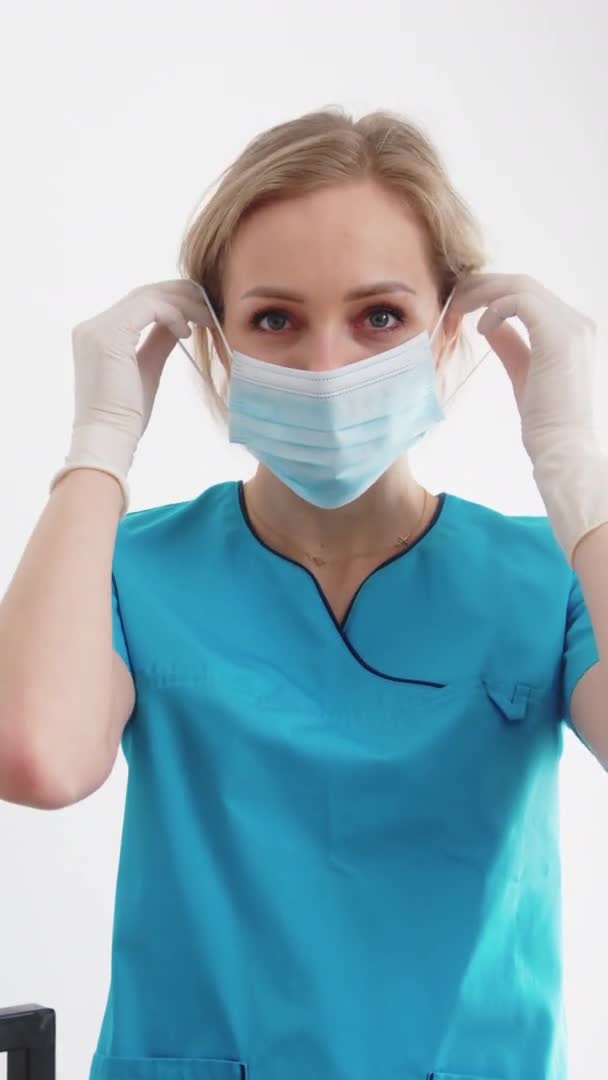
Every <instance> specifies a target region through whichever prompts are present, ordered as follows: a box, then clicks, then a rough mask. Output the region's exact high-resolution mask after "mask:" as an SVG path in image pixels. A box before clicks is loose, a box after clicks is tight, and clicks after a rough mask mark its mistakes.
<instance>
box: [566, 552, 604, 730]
mask: <svg viewBox="0 0 608 1080" xmlns="http://www.w3.org/2000/svg"><path fill="white" fill-rule="evenodd" d="M599 658H600V657H599V653H598V650H597V643H596V640H595V634H594V632H593V626H592V623H591V616H590V615H589V611H588V609H587V605H586V603H585V598H584V596H583V591H582V589H581V586H580V582H579V579H578V577H577V575H576V574H575V573H574V572H573V574H572V586H571V589H570V595H569V597H568V610H567V616H566V631H565V635H564V652H563V657H562V719H563V720H564V721H565V723H566V724H568V725H569V727H571V728H572V730H573V731H574V732H575V734H576V735H578V732H577V731H576V728H575V727H574V725H573V724H572V718H571V715H570V701H571V698H572V694H573V691H574V688H575V686H576V684H577V682H578V681H579V679H580V678H581V676H582V675H584V674H585V672H586V671H587V670H588V669H589V668H590V667H593V665H594V664H596V663H597V662H598V661H599ZM579 738H580V736H579Z"/></svg>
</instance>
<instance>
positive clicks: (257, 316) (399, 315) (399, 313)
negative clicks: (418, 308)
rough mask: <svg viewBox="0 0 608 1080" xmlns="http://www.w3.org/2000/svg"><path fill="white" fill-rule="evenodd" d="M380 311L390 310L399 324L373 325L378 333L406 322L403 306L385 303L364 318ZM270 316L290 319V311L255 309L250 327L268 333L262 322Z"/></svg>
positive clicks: (370, 311) (371, 309)
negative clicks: (390, 305) (392, 305)
mask: <svg viewBox="0 0 608 1080" xmlns="http://www.w3.org/2000/svg"><path fill="white" fill-rule="evenodd" d="M379 312H382V313H387V312H388V314H389V315H390V316H391V317H392V318H394V319H396V320H397V326H376V327H372V329H375V331H376V332H377V333H380V334H385V333H388V332H390V331H391V330H396V329H397V328H398V327H399V326H401V325H403V323H404V322H405V312H404V311H403V309H402V308H400V307H389V306H388V305H385V304H382V305H377V306H376V307H373V308H370V309H369V310H368V311H367V312H366V313H365V315H364V318H366V319H368V318H370V316H375V315H377V314H378V313H379ZM269 316H273V317H275V318H276V317H277V316H278V318H279V319H288V318H289V314H288V312H286V311H283V310H282V309H280V308H263V309H261V310H260V311H255V312H254V313H253V315H252V316H251V319H250V320H249V325H250V327H251V328H252V329H254V330H260V329H261V330H262V332H263V333H268V332H269V331H268V330H267V329H266V328H264V327H261V325H260V324H261V322H262V320H263V319H266V318H268V317H269ZM277 329H279V330H280V329H281V328H280V327H279V328H277V327H276V326H275V327H274V330H277ZM270 332H273V331H272V330H271V331H270Z"/></svg>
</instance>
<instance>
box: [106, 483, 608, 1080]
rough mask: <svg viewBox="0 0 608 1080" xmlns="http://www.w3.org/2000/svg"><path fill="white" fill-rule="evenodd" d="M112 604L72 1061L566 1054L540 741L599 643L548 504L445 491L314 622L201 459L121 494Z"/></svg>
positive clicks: (545, 1059) (548, 1067)
mask: <svg viewBox="0 0 608 1080" xmlns="http://www.w3.org/2000/svg"><path fill="white" fill-rule="evenodd" d="M112 611H113V641H114V648H115V649H116V650H117V652H118V653H119V654H120V655H121V657H122V658H123V660H124V661H125V663H126V664H127V665H128V667H129V669H130V671H131V673H132V675H133V678H134V681H135V685H136V690H137V702H136V706H135V708H134V710H133V713H132V715H131V717H130V719H129V721H128V723H127V725H126V727H125V729H124V733H123V737H122V744H121V745H122V750H123V752H124V756H125V759H126V762H127V765H128V784H127V791H126V801H125V809H124V822H123V832H122V842H121V850H120V858H119V864H118V876H117V882H116V902H115V911H114V925H113V940H112V966H111V978H110V985H109V992H108V997H107V1004H106V1008H105V1013H104V1016H103V1021H102V1024H101V1030H100V1034H99V1040H98V1044H97V1048H96V1050H95V1052H94V1055H93V1059H92V1062H91V1069H90V1080H429V1078H432V1080H564V1078H565V1077H566V1045H565V1021H564V1011H563V999H562V959H561V948H560V934H561V911H560V850H559V802H558V765H559V759H560V755H561V752H562V739H563V723H566V724H568V723H570V724H571V718H570V698H571V695H572V691H573V689H574V687H575V685H576V683H577V681H578V679H579V678H580V677H581V675H582V674H583V673H584V672H585V671H586V670H587V668H589V667H590V666H591V665H592V664H594V663H596V662H597V661H598V660H599V655H598V652H597V648H596V642H595V639H594V634H593V628H592V625H591V622H590V617H589V614H588V611H587V608H586V605H585V603H584V599H583V596H582V592H581V588H580V584H579V582H578V579H577V577H576V575H575V573H574V571H573V570H572V569H571V567H570V566H569V565H568V563H567V560H566V559H565V557H564V554H563V552H562V550H561V548H560V547H559V546H558V544H557V541H556V540H555V538H554V535H553V532H552V529H551V526H550V523H549V521H548V519H547V517H532V516H525V517H524V516H510V515H505V514H501V513H499V512H497V511H495V510H492V509H489V508H488V507H486V506H482V505H479V504H476V503H474V502H470V501H468V500H466V499H463V498H459V497H458V496H456V495H452V494H449V493H442V494H441V495H440V496H439V503H438V506H437V509H436V512H435V514H434V516H433V519H432V521H431V522H430V523H429V525H428V528H427V529H426V530H425V532H424V534H423V535H422V536H421V537H420V538H419V539H418V540H417V541H416V542H415V543H414V544H413V545H412V546H411V548H409V549H407V550H405V551H403V552H402V553H400V554H398V555H396V556H394V557H392V558H389V559H387V561H386V562H385V563H383V565H382V566H380V567H379V568H378V569H376V570H375V571H374V572H373V573H371V574H370V575H369V577H368V578H367V579H366V581H365V582H364V583H363V584H362V585H361V587H360V588H359V589H358V591H357V593H356V595H355V597H354V598H353V601H352V603H351V605H350V608H349V610H348V613H347V615H346V616H345V618H344V620H343V623H342V624H341V625H340V624H339V623H338V622H337V621H336V620H335V619H334V617H333V616H332V613H331V611H330V609H329V607H328V605H327V603H326V602H325V600H324V597H323V593H322V591H321V589H320V587H319V585H318V584H317V582H316V580H315V578H314V577H313V575H312V574H311V573H309V571H308V570H307V569H305V568H304V567H303V566H301V565H300V564H299V563H297V562H294V561H292V560H290V559H288V558H285V557H284V556H282V555H279V554H278V553H277V552H275V551H273V550H272V549H271V548H269V547H268V546H266V545H265V544H264V542H263V541H262V540H261V538H259V537H258V535H257V534H256V532H255V530H254V528H253V526H252V524H251V522H250V521H249V520H248V517H247V511H246V506H245V502H244V497H243V487H242V484H241V483H240V482H227V483H220V484H217V485H214V486H213V487H211V488H209V489H207V490H205V491H204V492H203V493H202V494H200V495H199V496H198V497H196V498H194V499H192V500H189V501H187V502H181V503H177V504H172V505H168V506H161V507H155V508H152V509H147V510H141V511H136V512H132V513H130V514H128V515H126V516H125V517H124V518H123V519H122V520H121V522H120V524H119V528H118V534H117V539H116V546H115V552H114V562H113V573H112ZM581 741H582V738H581Z"/></svg>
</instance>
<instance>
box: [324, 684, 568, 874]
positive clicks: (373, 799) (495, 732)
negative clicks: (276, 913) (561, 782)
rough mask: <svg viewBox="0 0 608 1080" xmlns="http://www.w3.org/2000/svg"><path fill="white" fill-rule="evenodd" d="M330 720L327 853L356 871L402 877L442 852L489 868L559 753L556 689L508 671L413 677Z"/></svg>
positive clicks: (341, 866) (344, 865)
mask: <svg viewBox="0 0 608 1080" xmlns="http://www.w3.org/2000/svg"><path fill="white" fill-rule="evenodd" d="M368 705H369V702H368ZM328 724H330V725H331V726H332V729H333V736H334V737H333V757H332V769H331V775H330V777H329V780H328V837H329V849H330V861H331V862H332V863H334V864H335V865H336V867H338V868H340V869H342V870H348V869H349V868H350V869H352V870H353V871H355V872H356V871H357V870H365V871H368V870H373V869H374V868H375V869H377V870H382V868H383V867H384V869H386V870H393V869H395V868H397V869H398V872H400V873H405V871H404V861H405V862H406V863H407V861H408V860H409V859H411V858H412V857H413V858H414V860H415V861H416V862H424V864H425V865H426V866H427V867H428V866H429V863H430V862H431V861H432V859H433V855H434V853H436V854H437V856H438V858H440V859H441V860H443V859H444V857H445V856H446V855H447V856H448V857H449V858H450V859H451V860H452V864H453V863H454V861H456V862H458V861H463V860H464V861H471V862H473V863H474V864H475V865H476V866H477V867H478V868H479V869H481V865H482V863H483V861H484V859H485V860H486V862H487V865H488V867H490V866H491V863H492V860H493V859H494V858H495V856H496V853H497V850H498V849H499V848H500V846H501V843H502V840H503V838H504V836H505V835H508V834H510V833H512V831H513V826H514V824H515V822H516V819H517V818H518V816H519V814H520V813H521V812H522V808H523V806H524V805H525V803H526V799H527V797H528V795H529V793H530V790H531V788H532V787H533V785H534V780H535V776H536V773H537V772H538V769H539V766H540V765H541V764H542V763H544V762H546V760H547V755H549V757H550V758H551V757H555V756H556V754H557V753H558V749H559V739H558V735H557V731H558V725H557V705H556V702H555V695H554V693H553V691H552V690H551V689H549V688H539V687H535V686H532V685H531V684H530V683H527V682H522V681H517V680H509V679H507V678H503V677H500V676H498V677H487V678H484V679H480V680H469V681H466V680H465V681H460V682H457V683H456V682H455V683H452V684H450V683H448V684H446V685H445V687H444V688H437V687H433V686H427V687H426V688H420V687H416V688H413V689H412V690H410V689H409V688H408V686H407V685H405V686H402V687H400V688H396V689H395V692H394V693H393V695H392V697H391V698H390V699H389V698H388V697H385V698H384V699H383V701H382V708H379V709H378V711H377V712H376V713H375V714H372V713H371V712H370V711H367V712H366V711H365V710H364V709H363V708H362V709H360V710H353V708H352V707H351V708H350V709H349V711H348V714H346V713H344V714H342V716H337V717H332V718H330V717H328ZM336 736H339V739H338V738H337V737H336ZM408 873H409V871H408Z"/></svg>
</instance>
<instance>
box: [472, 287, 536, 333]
mask: <svg viewBox="0 0 608 1080" xmlns="http://www.w3.org/2000/svg"><path fill="white" fill-rule="evenodd" d="M551 308H552V305H551V303H550V301H548V300H547V299H546V298H545V297H540V296H532V295H531V294H529V293H525V294H524V293H515V294H513V295H512V296H503V297H500V298H499V299H496V300H493V301H492V303H491V306H489V307H488V309H487V310H486V311H485V312H484V314H483V315H482V317H481V319H480V320H479V322H478V324H477V329H478V331H479V333H480V334H484V335H485V334H487V333H488V332H492V331H493V330H495V329H496V328H497V327H498V326H499V324H500V323H502V322H503V321H504V320H505V319H520V320H521V322H522V323H523V324H524V326H525V327H526V329H527V330H528V333H529V334H530V338H531V340H532V338H533V337H534V335H535V334H537V333H538V332H539V331H541V330H542V329H543V328H545V329H547V327H548V326H550V325H552V320H551Z"/></svg>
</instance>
